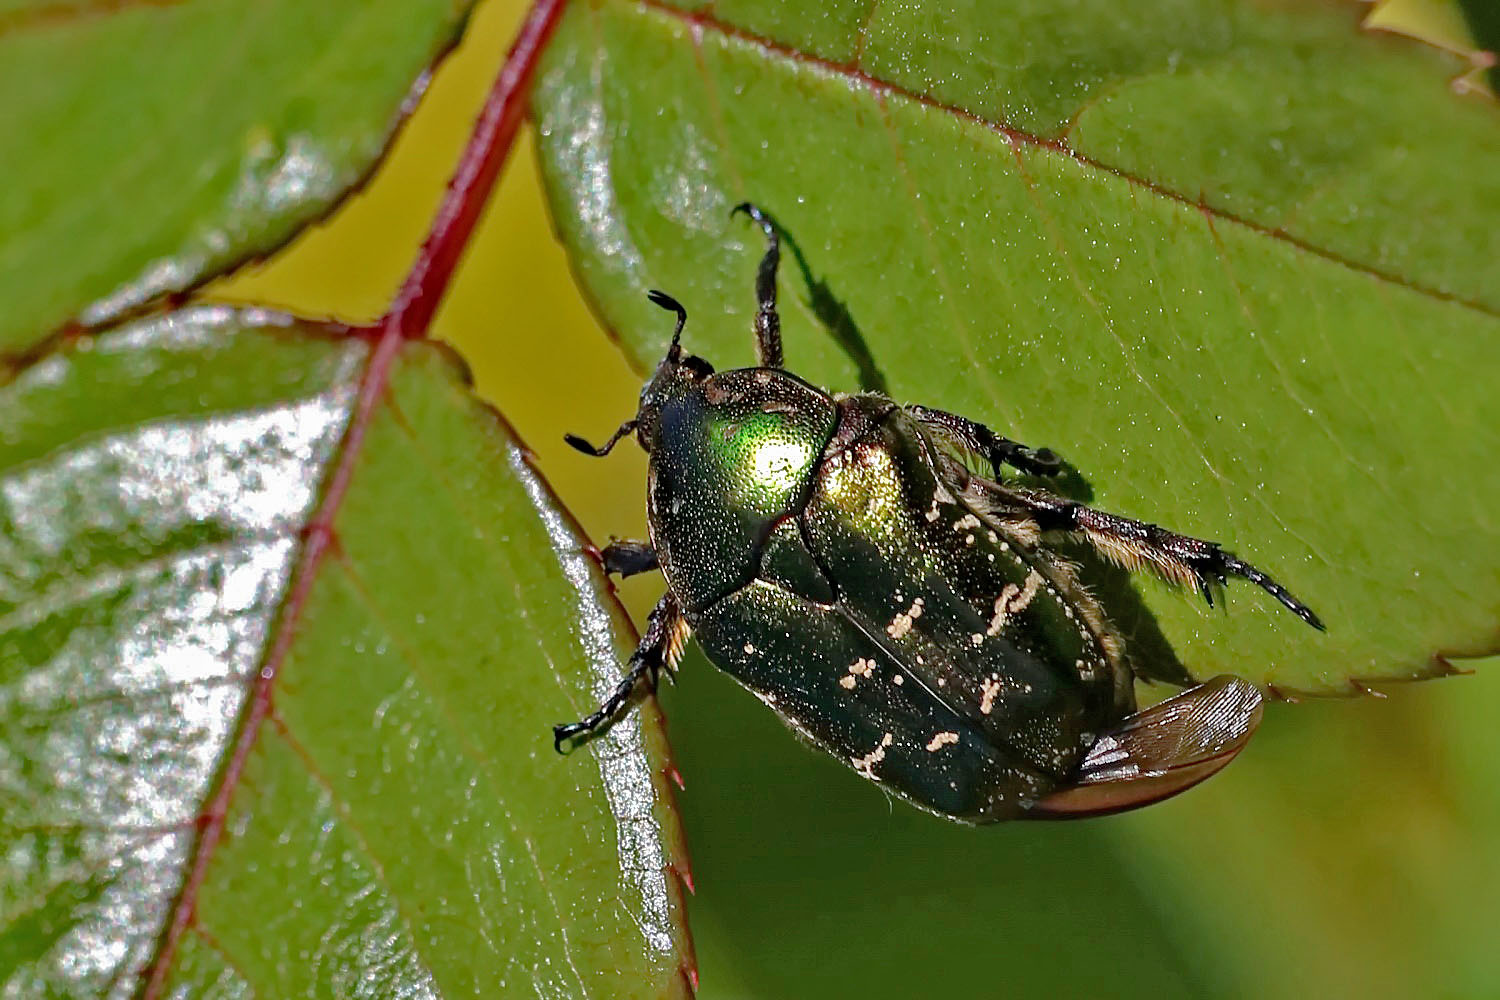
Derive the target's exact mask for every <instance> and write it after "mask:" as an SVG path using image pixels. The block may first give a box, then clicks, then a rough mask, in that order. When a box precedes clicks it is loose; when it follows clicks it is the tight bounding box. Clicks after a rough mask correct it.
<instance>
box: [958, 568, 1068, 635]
mask: <svg viewBox="0 0 1500 1000" xmlns="http://www.w3.org/2000/svg"><path fill="white" fill-rule="evenodd" d="M1042 583H1043V580H1042V574H1040V573H1038V572H1037V571H1036V570H1035V569H1033V570H1032V571H1031V572H1030V573H1028V574H1026V582H1025V583H1024V584H1023V585H1022V586H1019V587H1018V586H1016V585H1015V584H1013V583H1007V584H1006V585H1005V589H1003V590H1001V591H1000V596H999V597H997V598H995V617H993V618H991V619H990V627H989V629H988V634H989V635H999V634H1000V631H1001V630H1002V629H1004V628H1005V626H1006V624H1007V623H1008V622H1009V621H1010V619H1011V618H1012V617H1014V616H1015V615H1018V614H1020V613H1021V612H1022V611H1025V610H1026V608H1027V607H1028V606H1030V604H1031V602H1032V600H1033V599H1034V598H1035V597H1036V592H1037V591H1038V590H1040V589H1041V587H1042ZM1064 607H1066V605H1064ZM976 645H977V643H976Z"/></svg>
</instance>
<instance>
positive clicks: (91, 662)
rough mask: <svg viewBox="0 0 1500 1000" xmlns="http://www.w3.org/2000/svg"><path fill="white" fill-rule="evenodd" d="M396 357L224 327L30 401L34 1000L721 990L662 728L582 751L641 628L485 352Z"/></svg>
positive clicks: (24, 904) (22, 688) (17, 498)
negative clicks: (499, 388) (701, 964)
mask: <svg viewBox="0 0 1500 1000" xmlns="http://www.w3.org/2000/svg"><path fill="white" fill-rule="evenodd" d="M375 344H376V342H375V341H372V340H370V339H367V338H365V337H363V336H358V335H354V334H352V333H351V332H350V331H348V330H345V329H342V328H335V327H332V326H330V325H328V324H312V323H307V322H299V321H295V320H292V319H290V318H287V317H285V316H280V315H276V314H271V313H265V312H256V311H235V310H231V309H223V308H200V309H195V310H189V311H184V312H179V313H174V314H165V315H159V316H155V317H152V318H148V319H143V320H140V321H137V322H136V323H134V324H132V325H129V326H126V327H124V328H121V329H117V330H114V331H112V332H108V333H105V334H101V335H98V336H89V337H84V338H81V339H78V340H76V341H72V342H69V343H68V344H66V345H65V346H63V347H61V348H60V349H59V350H57V351H56V352H53V353H51V354H49V355H47V356H45V357H43V358H41V359H39V360H38V361H36V362H35V363H33V364H31V365H30V366H29V367H27V368H25V369H24V370H22V371H21V372H19V373H18V374H17V375H16V376H15V377H14V378H13V379H12V380H10V381H9V383H8V384H6V385H4V386H3V387H0V857H3V858H4V859H5V860H4V869H3V878H0V886H3V889H4V892H3V896H0V984H3V985H0V991H3V992H5V993H7V994H8V995H9V994H14V995H18V996H38V995H43V994H45V995H48V996H78V997H85V996H106V995H111V996H112V995H117V994H119V995H129V994H132V993H133V992H134V990H135V988H136V986H137V985H139V984H140V983H141V982H144V983H146V990H147V992H148V995H163V996H164V995H182V996H188V995H191V996H249V995H256V996H262V997H276V996H311V995H322V996H347V997H355V996H368V997H389V996H412V997H446V996H475V995H491V996H494V995H507V994H509V993H526V994H528V995H529V994H531V993H541V994H546V995H557V996H586V995H592V996H642V997H647V996H651V997H654V996H660V995H663V994H673V993H678V994H680V993H685V992H686V989H687V986H686V980H685V978H684V975H683V970H684V969H687V968H690V963H691V959H690V958H687V957H685V956H686V955H687V951H686V943H685V942H686V930H685V928H684V925H683V923H682V903H681V891H680V884H679V881H678V879H677V877H676V876H675V875H674V874H673V873H674V871H684V870H685V869H683V867H682V865H683V864H684V862H683V860H682V857H683V854H682V844H681V836H680V832H679V828H678V825H677V819H676V814H675V812H674V811H673V809H672V807H671V798H670V794H669V793H667V791H666V788H665V781H666V778H665V775H666V773H667V769H668V768H669V764H668V763H667V761H666V757H665V743H664V740H663V737H662V734H661V731H660V727H659V721H660V720H659V716H658V715H657V713H656V711H655V709H654V706H653V705H651V704H650V703H649V702H648V703H647V705H646V706H644V708H643V710H642V711H639V712H637V713H635V714H633V715H631V716H630V717H629V718H627V719H625V720H624V721H622V722H621V723H620V724H619V725H617V726H615V727H614V729H613V730H611V732H610V733H609V735H608V736H607V737H605V738H603V739H601V740H599V741H597V742H595V743H594V744H592V745H591V747H590V749H589V750H587V751H583V752H579V753H577V754H575V755H574V757H573V758H572V759H569V760H562V759H560V758H558V757H557V755H556V754H554V753H553V750H552V744H551V733H550V729H549V725H550V724H551V723H554V722H557V721H559V720H560V719H566V718H569V717H572V716H575V715H577V714H578V713H580V712H582V711H585V710H586V709H588V708H590V707H591V706H592V705H593V704H594V702H595V700H596V699H597V698H598V696H599V695H600V694H601V693H602V692H603V691H604V690H607V688H608V687H609V686H610V685H612V684H613V682H614V680H615V679H616V678H617V676H618V674H619V670H620V663H621V661H622V660H623V658H624V657H625V656H626V655H628V652H629V650H630V648H631V647H632V645H633V636H632V634H631V631H630V628H629V625H628V623H627V621H626V619H625V618H624V616H623V614H622V613H621V611H620V609H619V607H618V605H617V604H616V603H615V601H614V599H613V596H612V593H611V590H610V588H609V586H608V584H607V583H606V582H605V580H604V578H603V576H602V574H601V573H600V571H599V570H598V568H597V567H596V565H595V563H594V561H593V559H592V558H590V557H589V556H588V555H586V554H585V552H584V550H583V547H582V546H583V544H584V543H583V541H582V539H581V538H580V536H579V535H578V534H577V532H576V530H575V528H574V526H573V524H572V522H571V520H570V519H569V517H568V515H567V514H566V513H565V512H564V511H563V510H562V509H561V508H560V507H559V506H558V505H557V503H556V502H555V500H554V499H553V498H552V496H551V494H550V491H549V490H548V487H547V486H546V484H545V483H544V482H543V481H542V480H541V478H540V477H539V476H538V475H537V473H536V472H535V470H534V469H533V468H532V466H531V462H530V458H529V455H528V453H527V451H526V450H525V448H524V447H523V446H522V445H520V444H519V443H518V442H517V441H516V440H515V438H514V437H513V436H512V435H511V433H510V432H509V430H508V428H507V427H506V426H505V425H504V424H503V422H502V421H501V420H500V419H499V418H498V416H497V415H496V414H495V413H494V412H493V411H492V410H489V409H487V408H486V407H484V406H483V405H481V404H480V403H478V402H477V401H476V400H475V399H474V397H473V396H472V395H471V393H470V391H469V389H468V387H467V384H466V382H465V377H464V374H463V372H462V370H461V369H460V368H459V366H458V365H457V364H456V363H455V361H454V359H453V357H452V356H451V355H450V354H449V353H447V352H446V351H445V350H444V349H442V348H440V347H438V346H436V345H433V344H429V343H410V344H403V345H398V346H396V350H395V353H394V354H393V353H391V352H390V351H389V350H387V348H388V347H390V346H392V345H386V346H385V347H381V348H379V349H375ZM372 352H373V353H372ZM387 378H388V382H387V381H386V379H387ZM372 387H373V388H372ZM320 546H321V549H320V551H321V558H319V557H318V555H317V554H315V553H316V552H317V551H319V547H320ZM590 758H592V759H590ZM153 991H154V992H153Z"/></svg>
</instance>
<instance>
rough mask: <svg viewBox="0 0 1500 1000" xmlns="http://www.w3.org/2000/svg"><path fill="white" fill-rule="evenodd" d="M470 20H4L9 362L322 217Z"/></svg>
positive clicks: (240, 5) (211, 11)
mask: <svg viewBox="0 0 1500 1000" xmlns="http://www.w3.org/2000/svg"><path fill="white" fill-rule="evenodd" d="M468 7H469V4H468V3H467V2H463V0H378V2H374V3H368V2H363V0H357V2H350V0H345V2H335V3H326V2H320V3H304V2H300V0H271V2H266V3H261V2H256V3H247V2H245V0H202V2H194V3H137V4H129V3H118V4H117V3H107V4H99V3H84V2H78V0H69V2H62V3H59V2H56V0H11V2H8V3H5V4H3V5H0V94H4V95H5V97H4V100H3V101H0V163H3V164H5V169H4V183H3V184H0V301H3V302H4V303H5V309H4V312H3V314H0V357H4V356H5V355H7V354H14V353H18V352H20V351H23V350H25V349H26V348H28V347H30V346H31V345H33V344H35V343H36V342H37V340H39V339H40V338H41V337H42V336H44V335H45V334H46V333H48V332H49V331H51V330H52V329H54V328H56V327H57V326H59V325H60V324H62V323H63V322H64V321H67V320H70V319H77V320H81V321H83V322H85V323H90V324H92V323H100V322H103V321H105V320H108V319H109V318H110V317H111V316H113V315H115V314H117V313H118V312H120V311H121V310H124V309H128V308H130V307H132V306H136V305H139V304H140V303H142V302H144V301H147V300H149V299H151V298H153V297H156V296H160V295H163V294H167V293H173V292H180V291H182V290H184V289H187V288H191V287H193V286H195V285H197V284H199V283H201V282H203V281H205V280H207V279H208V278H211V277H214V276H215V275H216V274H218V273H221V272H222V271H223V270H225V269H227V268H228V267H230V266H232V265H234V264H236V263H238V262H240V261H243V260H245V259H246V258H248V257H252V256H256V255H260V254H265V253H268V252H270V251H271V250H273V249H275V248H276V247H278V246H280V245H281V244H282V243H284V242H286V241H287V240H288V239H290V238H291V237H292V236H293V235H294V234H295V233H296V232H297V231H298V230H299V229H300V228H301V227H302V226H304V225H305V224H306V223H307V222H309V221H311V220H313V219H316V218H318V217H320V216H321V215H323V214H325V213H327V212H328V211H329V210H330V209H331V208H332V207H333V205H334V204H336V203H337V202H338V200H339V199H340V198H342V197H343V196H344V195H345V194H346V193H347V192H348V190H349V189H350V187H352V186H353V185H355V184H356V183H358V182H359V181H360V180H361V179H362V178H363V177H365V176H366V174H368V173H369V171H370V169H371V168H372V167H373V165H374V163H375V160H376V159H377V157H378V156H379V155H380V154H381V152H382V151H383V150H384V149H385V146H386V143H387V142H388V141H389V139H390V137H391V134H392V132H393V131H394V129H395V127H396V125H397V123H398V122H399V121H400V119H401V116H402V115H403V114H404V113H405V110H406V108H405V107H404V106H405V105H406V104H407V103H408V102H409V100H410V99H411V97H412V96H414V93H415V92H414V90H413V87H414V84H419V83H420V81H421V80H422V79H423V78H424V74H425V73H426V71H427V69H428V68H429V67H430V66H431V64H432V63H433V62H434V60H435V59H436V58H437V57H438V56H439V55H440V54H441V53H442V52H444V51H445V50H446V49H447V48H448V47H449V46H451V45H452V44H453V43H454V42H455V40H456V39H457V36H458V32H459V30H460V29H461V27H462V25H463V23H464V20H465V17H466V14H467V10H468Z"/></svg>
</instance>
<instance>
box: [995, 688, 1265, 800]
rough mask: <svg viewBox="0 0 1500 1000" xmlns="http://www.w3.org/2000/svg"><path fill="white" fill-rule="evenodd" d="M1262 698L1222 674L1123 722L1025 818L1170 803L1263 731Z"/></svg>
mask: <svg viewBox="0 0 1500 1000" xmlns="http://www.w3.org/2000/svg"><path fill="white" fill-rule="evenodd" d="M1260 716H1261V698H1260V692H1259V691H1257V690H1256V689H1255V686H1254V685H1253V684H1251V683H1249V682H1248V681H1244V680H1241V679H1240V678H1238V677H1230V676H1227V675H1220V676H1218V677H1215V678H1213V679H1212V680H1209V681H1206V682H1204V683H1202V684H1199V685H1198V686H1197V687H1194V688H1189V689H1188V690H1186V691H1184V692H1182V693H1181V694H1179V695H1176V696H1175V697H1172V698H1168V699H1167V700H1166V701H1164V702H1162V703H1161V704H1159V705H1153V706H1152V707H1151V708H1148V709H1146V710H1144V711H1141V712H1137V713H1136V714H1134V715H1132V716H1130V717H1129V718H1127V719H1125V721H1124V722H1122V723H1120V725H1118V726H1116V727H1115V728H1114V729H1112V730H1110V731H1109V732H1107V733H1104V734H1102V735H1100V736H1099V738H1098V739H1096V740H1095V741H1094V744H1093V746H1091V747H1090V748H1089V751H1088V754H1087V755H1086V756H1085V757H1084V759H1083V763H1082V764H1080V765H1079V767H1078V769H1077V770H1076V771H1075V772H1074V773H1073V775H1072V777H1071V780H1070V783H1069V784H1068V785H1066V786H1064V787H1062V788H1060V789H1058V790H1057V791H1054V792H1052V793H1050V794H1049V795H1047V796H1045V797H1044V798H1042V799H1041V800H1040V801H1039V802H1037V803H1036V805H1035V806H1033V807H1032V808H1031V810H1030V811H1028V812H1027V813H1025V814H1024V815H1025V816H1027V817H1030V818H1034V819H1077V818H1081V817H1085V816H1101V815H1105V814H1107V813H1116V812H1123V811H1125V810H1126V809H1135V808H1137V807H1138V806H1144V805H1150V804H1151V803H1153V802H1160V801H1161V800H1162V799H1165V798H1170V797H1171V796H1173V795H1176V794H1177V793H1178V792H1182V791H1186V790H1187V789H1189V788H1191V787H1193V786H1194V785H1196V784H1198V782H1200V781H1203V780H1204V779H1205V778H1208V777H1211V776H1212V775H1214V774H1215V773H1217V772H1218V771H1219V770H1221V769H1222V768H1223V767H1224V766H1225V765H1226V764H1228V763H1229V762H1230V761H1231V760H1233V759H1234V757H1235V755H1236V754H1238V753H1239V752H1240V750H1241V749H1243V748H1244V746H1245V744H1246V743H1247V742H1249V740H1250V737H1251V736H1252V735H1254V733H1255V728H1256V727H1257V726H1259V725H1260Z"/></svg>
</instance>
